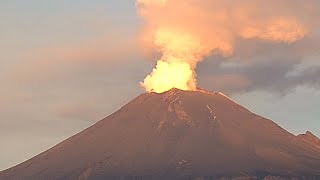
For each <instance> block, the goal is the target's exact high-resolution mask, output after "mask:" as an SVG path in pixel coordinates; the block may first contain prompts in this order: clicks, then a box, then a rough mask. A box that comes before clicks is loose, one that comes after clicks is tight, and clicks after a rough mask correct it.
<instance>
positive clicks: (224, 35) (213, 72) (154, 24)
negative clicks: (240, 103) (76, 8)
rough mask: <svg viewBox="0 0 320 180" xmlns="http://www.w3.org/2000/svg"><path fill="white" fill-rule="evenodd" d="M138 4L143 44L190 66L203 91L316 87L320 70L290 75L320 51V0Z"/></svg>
mask: <svg viewBox="0 0 320 180" xmlns="http://www.w3.org/2000/svg"><path fill="white" fill-rule="evenodd" d="M137 7H138V13H139V14H140V15H141V16H142V17H143V18H144V20H145V24H144V30H143V31H142V33H141V35H142V42H143V46H144V47H145V48H146V49H149V51H150V49H153V51H154V52H153V53H150V54H153V55H155V56H158V57H157V58H161V59H162V60H165V61H168V62H169V63H170V62H172V61H176V60H177V59H178V61H183V62H187V63H189V64H190V67H191V69H192V70H195V69H196V71H197V72H198V75H197V79H198V80H199V85H200V86H204V87H205V88H210V89H215V90H216V89H218V90H223V91H227V92H230V93H236V92H239V91H253V90H256V89H264V90H266V91H274V92H280V93H283V92H286V91H288V90H290V89H292V88H294V87H296V86H299V85H308V86H314V87H317V84H318V83H317V82H318V81H317V79H314V78H315V77H316V76H317V75H318V74H317V73H318V70H317V68H316V67H314V68H313V70H306V71H304V72H300V74H299V76H295V77H293V76H291V77H288V76H287V74H288V73H290V72H291V71H295V68H296V67H297V66H299V65H300V64H304V63H305V61H306V59H307V58H308V57H310V56H317V55H316V54H317V53H318V52H319V49H320V27H319V23H318V22H319V21H320V1H318V0H307V1H302V0H271V1H262V0H243V1H231V0H226V1H218V0H202V1H198V0H158V1H149V0H138V1H137ZM266 7H270V8H266ZM163 32H165V33H163ZM159 34H161V36H160V37H162V38H161V41H159ZM157 52H158V53H157ZM181 57H182V58H181ZM172 59H173V60H172ZM200 61H201V63H199V64H197V63H198V62H200ZM228 63H229V64H233V66H232V67H224V66H225V64H228ZM307 78H310V79H307ZM192 82H194V80H193V81H192Z"/></svg>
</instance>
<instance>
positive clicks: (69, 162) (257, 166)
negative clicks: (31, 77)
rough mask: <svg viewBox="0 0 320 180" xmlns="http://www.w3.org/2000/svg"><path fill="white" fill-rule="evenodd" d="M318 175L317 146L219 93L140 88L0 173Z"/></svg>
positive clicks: (57, 175)
mask: <svg viewBox="0 0 320 180" xmlns="http://www.w3.org/2000/svg"><path fill="white" fill-rule="evenodd" d="M267 175H275V176H285V177H303V176H305V177H307V176H309V177H311V176H313V177H314V176H317V175H320V148H319V146H317V145H312V143H310V142H309V141H305V140H303V139H302V138H301V137H296V136H294V135H292V134H290V133H288V132H287V131H285V130H284V129H282V128H281V127H279V126H278V125H277V124H275V123H273V122H272V121H271V120H267V119H264V118H262V117H260V116H258V115H255V114H253V113H251V112H250V111H248V110H247V109H245V108H243V107H242V106H240V105H238V104H237V103H235V102H233V101H232V100H230V99H229V98H228V97H226V96H224V95H223V94H222V93H210V92H206V91H181V90H178V89H172V90H170V91H168V92H165V93H162V94H155V93H150V94H149V93H146V94H142V95H140V96H139V97H137V98H136V99H134V100H133V101H131V102H129V103H128V104H127V105H125V106H124V107H122V108H121V109H120V110H119V111H117V112H116V113H114V114H112V115H111V116H109V117H107V118H105V119H103V120H101V121H99V122H98V123H96V124H95V125H93V126H91V127H90V128H88V129H86V130H84V131H83V132H81V133H79V134H77V135H75V136H73V137H71V138H69V139H67V140H65V141H63V142H62V143H60V144H58V145H57V146H55V147H53V148H51V149H49V150H48V151H46V152H44V153H42V154H40V155H38V156H36V157H34V158H32V159H30V160H28V161H26V162H24V163H22V164H20V165H18V166H16V167H13V168H11V169H9V170H6V171H4V172H2V173H0V179H1V180H2V179H106V178H107V179H110V178H111V177H114V178H116V177H134V176H139V177H148V178H150V179H161V178H162V179H167V178H168V177H172V178H195V177H212V178H218V177H223V176H228V177H232V176H233V177H238V176H241V177H243V176H251V177H253V176H259V177H264V176H267Z"/></svg>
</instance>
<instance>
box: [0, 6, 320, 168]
mask: <svg viewBox="0 0 320 180" xmlns="http://www.w3.org/2000/svg"><path fill="white" fill-rule="evenodd" d="M310 1H312V0H310ZM284 2H285V1H284ZM294 3H299V1H294V2H293V3H291V4H294ZM315 5H316V6H317V5H319V4H315ZM318 8H320V7H318ZM318 8H316V9H318ZM290 9H294V8H293V7H292V8H290ZM293 12H294V11H293ZM311 16H312V14H311ZM304 18H307V17H304ZM312 18H314V19H312V20H310V21H307V22H308V23H309V22H310V23H311V22H314V21H317V20H319V21H320V16H312ZM144 23H145V22H144V19H143V18H142V17H141V16H139V15H138V14H137V9H136V6H135V1H134V0H122V1H119V0H105V1H99V0H91V1H85V0H69V1H63V0H56V1H48V0H29V1H21V0H2V1H1V2H0V82H1V86H0V144H1V148H0V170H4V169H6V168H9V167H12V166H13V165H16V164H18V163H21V162H23V161H25V160H27V159H29V158H31V157H33V156H35V155H37V154H39V153H41V152H42V151H44V150H46V149H48V148H50V147H52V146H54V145H55V144H57V143H59V142H61V141H62V140H64V139H66V138H68V137H70V136H71V135H73V134H75V133H78V132H80V131H81V130H83V129H85V128H87V127H89V126H91V125H93V124H94V123H95V122H97V121H99V120H101V119H103V118H104V117H106V116H108V115H110V114H111V113H113V112H115V111H116V110H118V109H119V108H120V107H122V106H123V105H125V104H126V103H127V102H129V101H130V100H132V99H133V98H135V97H136V96H138V95H139V94H140V93H144V92H145V91H144V90H143V89H142V88H141V87H140V85H139V83H140V82H141V81H143V79H144V78H145V77H146V75H147V74H149V73H150V72H151V70H152V68H153V67H154V65H155V63H156V61H155V60H156V56H157V53H155V52H154V51H153V50H149V49H147V50H146V48H145V47H144V44H142V43H141V42H140V39H139V37H140V36H141V32H142V28H143V27H144ZM312 30H313V31H312V33H310V34H308V36H306V37H304V38H302V39H300V40H299V41H297V42H295V43H293V44H288V43H270V42H262V41H261V40H244V39H241V38H240V39H236V40H235V44H236V45H239V44H240V45H239V46H235V49H234V51H235V53H234V56H229V57H223V56H220V55H211V56H206V57H205V58H204V60H203V61H202V62H199V63H198V66H197V73H198V75H197V79H198V86H200V87H202V88H205V89H208V90H210V91H223V92H224V93H225V94H227V95H228V96H230V97H231V98H232V99H234V100H235V101H237V102H238V103H240V104H242V105H243V106H245V107H246V108H248V109H249V110H251V111H252V112H254V113H257V114H259V115H262V116H264V117H266V118H269V119H272V120H273V121H275V122H276V123H278V124H279V125H280V126H282V127H283V128H285V129H286V130H288V131H290V132H292V133H293V134H299V133H305V132H306V131H307V130H310V131H311V132H313V133H314V134H316V135H318V136H320V111H319V107H320V90H319V86H320V78H319V77H320V61H319V59H320V46H319V42H320V41H319V39H320V29H319V28H318V27H313V28H312ZM215 33H216V32H214V31H213V32H212V36H216V34H215ZM150 51H151V52H150ZM258 52H259V53H258Z"/></svg>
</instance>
